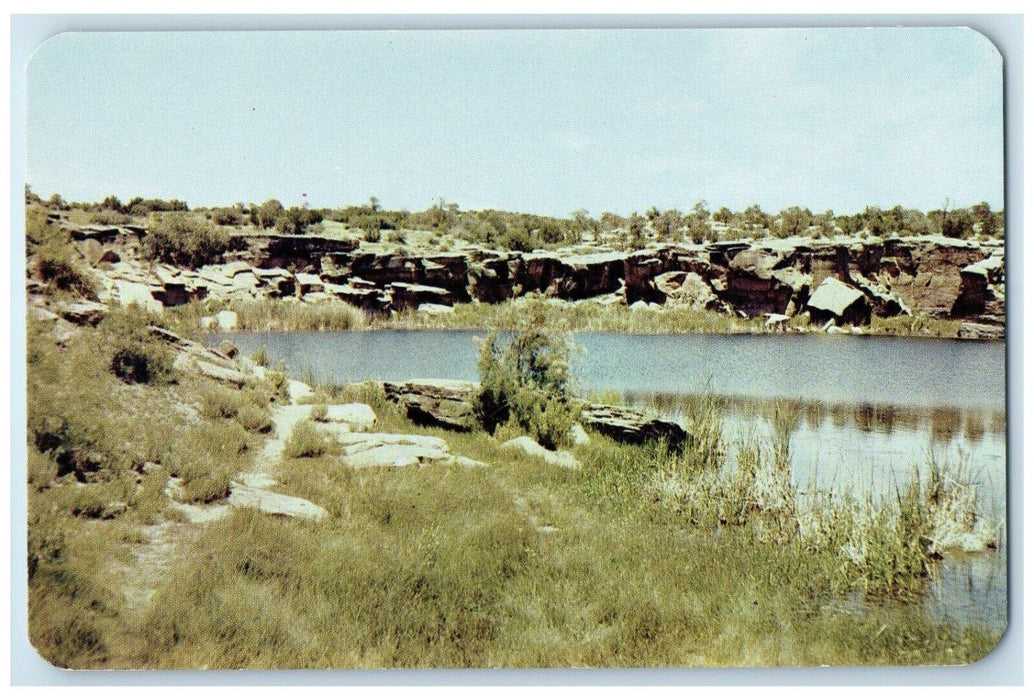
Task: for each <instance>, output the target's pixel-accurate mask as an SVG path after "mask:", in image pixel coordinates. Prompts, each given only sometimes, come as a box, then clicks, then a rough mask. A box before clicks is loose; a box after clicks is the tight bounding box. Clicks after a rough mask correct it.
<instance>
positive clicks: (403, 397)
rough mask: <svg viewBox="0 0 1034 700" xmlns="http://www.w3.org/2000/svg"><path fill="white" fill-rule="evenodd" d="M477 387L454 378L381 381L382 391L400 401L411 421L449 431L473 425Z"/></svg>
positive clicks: (466, 428)
mask: <svg viewBox="0 0 1034 700" xmlns="http://www.w3.org/2000/svg"><path fill="white" fill-rule="evenodd" d="M476 390H477V384H475V383H474V382H465V381H460V380H455V379H413V380H411V381H408V382H384V393H385V394H386V395H387V397H388V398H389V399H390V400H392V401H396V402H398V403H400V404H402V405H403V406H404V407H405V409H406V415H407V416H408V417H409V419H410V420H412V421H413V422H414V423H417V424H419V425H431V426H438V427H442V428H450V429H452V430H470V429H471V428H472V427H473V426H474V424H475V417H474V403H473V402H474V393H475V391H476Z"/></svg>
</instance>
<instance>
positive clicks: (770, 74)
mask: <svg viewBox="0 0 1034 700" xmlns="http://www.w3.org/2000/svg"><path fill="white" fill-rule="evenodd" d="M27 90H28V95H27V120H28V123H27V124H26V134H27V144H26V147H27V152H26V156H27V157H26V163H27V179H28V182H29V183H30V184H31V185H32V187H33V189H34V191H36V192H37V193H38V194H40V195H42V196H44V197H47V196H49V195H50V194H51V193H54V192H57V193H60V194H61V195H62V196H64V197H65V198H66V199H68V200H74V201H96V200H100V199H102V198H103V197H104V196H106V195H109V194H114V195H116V196H118V197H119V198H121V199H122V200H123V201H126V200H128V199H130V198H131V197H133V196H142V197H163V198H177V199H184V200H186V201H187V202H188V203H189V204H190V205H191V206H213V205H228V204H233V203H235V202H244V203H248V202H262V201H264V200H266V199H269V198H276V199H279V200H280V201H281V202H283V203H284V204H285V205H288V206H290V205H295V204H301V203H302V202H308V203H309V204H310V205H311V206H314V207H324V206H326V207H336V206H344V205H348V204H363V203H366V202H368V200H369V197H370V196H376V197H377V198H378V199H379V200H380V202H381V205H382V206H383V207H385V208H391V209H396V208H398V209H402V208H404V209H409V210H411V211H417V210H422V209H425V208H427V207H428V206H430V205H431V204H433V203H434V202H436V201H437V200H438V199H439V198H443V199H444V200H445V201H447V202H456V203H458V204H459V206H460V207H461V208H463V209H482V208H495V209H506V210H512V211H525V212H533V213H538V214H546V215H555V216H566V215H569V214H570V213H571V212H572V211H574V210H576V209H582V208H584V209H587V210H588V211H589V212H590V213H591V214H593V215H598V214H600V213H601V212H603V211H612V212H616V213H619V214H628V213H629V212H631V211H633V210H638V211H640V212H642V211H644V210H645V209H647V208H648V207H650V206H651V205H653V206H657V207H658V208H659V209H662V210H663V209H667V208H670V207H677V208H679V209H681V210H683V211H685V210H688V209H690V208H691V207H692V206H693V204H694V203H695V202H696V201H698V200H701V199H703V200H706V201H707V202H708V203H709V205H710V206H711V208H712V209H717V208H718V207H721V206H727V207H729V208H730V209H732V210H736V211H740V210H742V209H744V208H745V207H747V206H749V205H752V204H759V205H761V207H762V208H763V209H764V210H766V211H769V212H773V213H774V212H778V211H779V210H780V209H782V208H785V207H787V206H792V205H798V206H805V207H808V208H810V209H812V210H813V211H825V210H827V209H832V210H834V212H836V213H851V212H855V211H860V210H862V209H864V208H865V207H866V206H869V205H876V206H882V207H890V206H893V205H896V204H900V205H902V206H905V207H908V208H917V209H920V210H923V211H928V210H930V209H936V208H940V207H941V206H942V205H943V204H944V202H945V200H946V199H947V200H948V201H949V204H950V206H953V207H954V206H969V205H971V204H975V203H977V202H980V201H986V202H988V203H989V204H990V205H991V206H992V207H993V208H994V209H999V208H1001V207H1002V205H1003V200H1004V194H1003V170H1004V166H1003V162H1004V161H1003V159H1004V155H1003V153H1004V151H1003V120H1002V110H1003V105H1002V62H1001V57H1000V55H999V54H998V52H997V50H996V49H995V48H994V46H993V45H992V44H991V42H990V41H988V40H987V39H986V38H985V37H984V36H983V35H981V34H979V33H978V32H976V31H973V30H970V29H966V28H957V29H956V28H878V29H866V28H847V29H825V28H811V29H758V30H755V29H724V30H721V29H684V30H655V29H647V30H510V31H487V30H470V31H340V32H181V33H175V32H168V33H164V32H93V33H67V34H60V35H58V36H56V37H53V38H51V39H50V40H48V41H47V42H45V43H44V44H43V45H42V46H41V47H40V48H39V49H37V51H36V53H35V54H34V55H33V57H32V59H31V60H30V62H29V65H28V67H27Z"/></svg>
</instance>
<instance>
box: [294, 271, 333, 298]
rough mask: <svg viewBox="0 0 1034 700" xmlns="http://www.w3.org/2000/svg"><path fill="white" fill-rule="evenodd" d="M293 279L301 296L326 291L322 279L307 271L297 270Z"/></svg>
mask: <svg viewBox="0 0 1034 700" xmlns="http://www.w3.org/2000/svg"><path fill="white" fill-rule="evenodd" d="M294 279H295V283H296V285H297V291H298V293H299V294H301V295H302V296H304V295H306V294H313V293H316V292H323V291H326V286H325V284H324V282H323V280H321V279H320V278H319V275H313V274H310V273H308V272H299V273H298V274H296V275H295V276H294Z"/></svg>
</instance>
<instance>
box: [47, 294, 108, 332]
mask: <svg viewBox="0 0 1034 700" xmlns="http://www.w3.org/2000/svg"><path fill="white" fill-rule="evenodd" d="M56 308H57V313H58V315H59V316H61V318H63V319H65V320H66V321H69V322H71V323H74V324H76V325H77V326H96V325H97V324H99V323H100V322H101V321H102V320H104V317H105V316H106V315H107V313H108V307H107V306H105V305H104V304H99V303H97V302H95V301H86V300H82V301H73V302H69V303H67V304H62V305H60V306H58V307H56Z"/></svg>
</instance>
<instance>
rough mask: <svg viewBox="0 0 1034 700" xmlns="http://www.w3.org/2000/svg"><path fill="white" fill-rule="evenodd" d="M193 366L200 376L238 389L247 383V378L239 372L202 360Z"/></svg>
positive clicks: (196, 361)
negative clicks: (195, 366)
mask: <svg viewBox="0 0 1034 700" xmlns="http://www.w3.org/2000/svg"><path fill="white" fill-rule="evenodd" d="M194 363H195V365H197V369H198V371H199V372H201V374H203V375H205V376H206V377H211V378H212V379H217V380H219V381H221V382H227V383H229V384H234V385H236V386H238V387H242V386H244V385H245V384H247V383H248V377H247V375H246V374H244V373H243V372H241V371H240V370H236V369H230V368H229V367H222V366H220V365H216V364H212V363H211V362H206V361H204V360H195V361H194Z"/></svg>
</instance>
